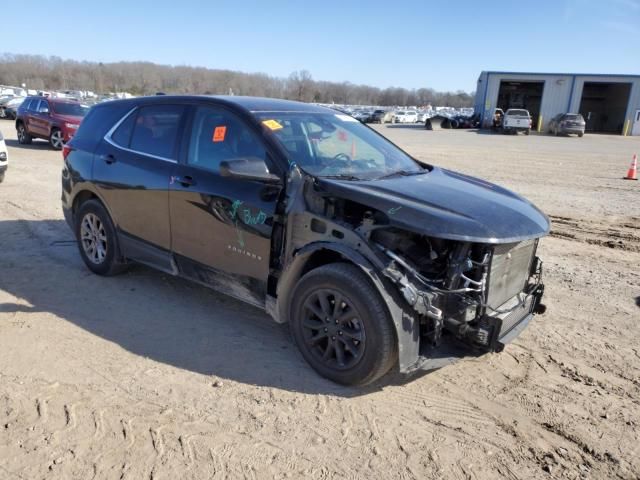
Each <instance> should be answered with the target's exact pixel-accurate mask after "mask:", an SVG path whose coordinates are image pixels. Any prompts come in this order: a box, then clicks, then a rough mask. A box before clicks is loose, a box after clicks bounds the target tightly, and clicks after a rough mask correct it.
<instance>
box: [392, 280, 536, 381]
mask: <svg viewBox="0 0 640 480" xmlns="http://www.w3.org/2000/svg"><path fill="white" fill-rule="evenodd" d="M543 294H544V285H543V284H537V285H534V286H532V287H531V289H530V290H529V291H528V292H527V298H526V301H525V302H523V304H522V305H521V306H519V307H518V308H516V309H514V310H512V311H510V312H507V313H504V314H498V315H496V316H485V317H484V319H483V325H484V327H485V328H487V327H488V328H490V329H491V332H492V334H491V337H490V340H489V341H488V343H487V345H478V344H474V343H469V342H468V341H465V340H463V339H460V338H457V337H455V336H454V335H447V336H443V337H442V340H441V342H440V343H439V344H438V345H433V344H430V343H429V342H427V341H425V340H426V339H421V340H422V341H421V344H420V350H419V352H420V354H419V357H418V360H417V362H416V363H415V364H414V365H412V366H411V367H410V368H408V369H406V370H404V371H403V373H410V372H412V371H416V370H424V371H428V370H437V369H439V368H442V367H445V366H447V365H450V364H452V363H455V362H457V361H458V360H461V359H462V358H472V357H479V356H482V355H485V354H487V353H491V352H496V353H497V352H501V351H502V350H504V347H505V346H506V345H507V344H508V343H510V342H512V341H513V340H515V339H516V338H517V337H518V336H519V335H520V334H521V333H522V332H523V331H524V329H525V328H527V326H528V325H529V323H530V322H531V320H532V319H533V317H534V315H535V314H536V313H543V312H544V310H545V307H544V305H543V304H542V303H541V300H542V296H543ZM509 303H510V302H507V304H505V305H504V308H507V307H509Z"/></svg>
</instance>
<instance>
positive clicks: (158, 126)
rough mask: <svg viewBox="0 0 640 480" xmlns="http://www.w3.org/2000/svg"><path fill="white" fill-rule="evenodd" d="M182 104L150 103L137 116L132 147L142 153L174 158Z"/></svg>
mask: <svg viewBox="0 0 640 480" xmlns="http://www.w3.org/2000/svg"><path fill="white" fill-rule="evenodd" d="M184 109H185V107H184V106H182V105H149V106H146V107H142V108H141V109H140V111H139V112H138V116H137V117H136V124H135V127H134V129H133V136H132V137H131V142H130V148H131V150H135V151H137V152H140V153H146V154H148V155H154V156H157V157H162V158H167V159H174V160H175V158H176V155H175V146H176V141H177V138H178V127H179V126H180V121H181V119H182V115H183V113H184Z"/></svg>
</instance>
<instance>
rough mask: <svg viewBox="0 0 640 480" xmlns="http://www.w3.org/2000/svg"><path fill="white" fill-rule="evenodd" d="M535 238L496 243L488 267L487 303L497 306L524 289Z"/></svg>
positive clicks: (492, 306) (534, 246)
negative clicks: (516, 241) (501, 243)
mask: <svg viewBox="0 0 640 480" xmlns="http://www.w3.org/2000/svg"><path fill="white" fill-rule="evenodd" d="M536 244H537V242H536V240H526V241H524V242H519V243H508V244H503V245H496V246H495V248H494V250H493V255H492V258H491V268H490V269H489V279H488V284H489V287H488V294H487V304H488V305H489V306H490V307H491V308H496V309H497V308H498V307H500V306H501V305H502V304H504V303H505V302H507V301H508V300H509V299H511V298H512V297H514V296H515V295H517V294H518V293H520V292H521V291H523V290H524V288H525V286H526V283H527V279H528V278H529V272H530V270H531V262H532V260H533V256H534V254H535V250H536Z"/></svg>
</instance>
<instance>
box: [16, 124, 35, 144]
mask: <svg viewBox="0 0 640 480" xmlns="http://www.w3.org/2000/svg"><path fill="white" fill-rule="evenodd" d="M16 132H17V135H18V143H19V144H20V145H29V144H30V143H31V141H32V140H33V138H31V135H29V134H28V133H27V129H26V127H25V126H24V123H19V124H18V126H17V127H16Z"/></svg>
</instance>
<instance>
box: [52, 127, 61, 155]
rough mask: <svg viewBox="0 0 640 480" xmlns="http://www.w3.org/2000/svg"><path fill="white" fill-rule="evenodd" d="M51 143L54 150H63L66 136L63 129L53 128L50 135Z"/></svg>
mask: <svg viewBox="0 0 640 480" xmlns="http://www.w3.org/2000/svg"><path fill="white" fill-rule="evenodd" d="M49 145H51V147H52V148H53V149H54V150H62V147H64V136H63V135H62V130H60V129H58V128H54V129H53V130H51V135H49Z"/></svg>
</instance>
